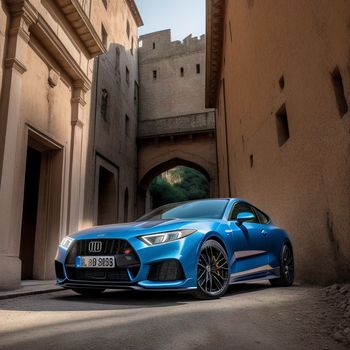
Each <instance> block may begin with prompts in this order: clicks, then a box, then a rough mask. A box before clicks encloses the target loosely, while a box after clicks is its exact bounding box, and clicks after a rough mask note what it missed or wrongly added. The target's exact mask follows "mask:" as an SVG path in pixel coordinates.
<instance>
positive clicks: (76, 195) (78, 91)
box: [68, 81, 89, 233]
mask: <svg viewBox="0 0 350 350" xmlns="http://www.w3.org/2000/svg"><path fill="white" fill-rule="evenodd" d="M88 89H89V87H88V86H86V84H85V83H84V82H82V81H76V82H75V83H74V84H73V92H72V100H71V103H72V137H71V152H70V176H69V183H70V185H69V203H68V210H69V211H68V215H69V217H68V233H73V232H75V231H77V230H78V229H79V227H80V225H81V224H82V223H83V209H84V184H85V166H86V164H85V162H86V159H84V154H85V152H84V150H83V147H84V140H83V137H84V134H83V132H84V107H85V105H86V102H85V100H84V96H85V93H86V92H87V90H88Z"/></svg>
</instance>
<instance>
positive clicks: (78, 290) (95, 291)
mask: <svg viewBox="0 0 350 350" xmlns="http://www.w3.org/2000/svg"><path fill="white" fill-rule="evenodd" d="M72 291H74V292H75V293H78V294H81V295H85V296H87V297H96V296H98V295H100V294H101V293H103V292H104V291H105V289H101V288H93V289H92V288H91V289H89V288H72Z"/></svg>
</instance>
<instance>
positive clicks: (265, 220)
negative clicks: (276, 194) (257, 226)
mask: <svg viewBox="0 0 350 350" xmlns="http://www.w3.org/2000/svg"><path fill="white" fill-rule="evenodd" d="M254 210H255V212H256V215H257V216H258V218H259V221H260V223H261V224H267V223H269V222H270V218H269V217H268V216H267V215H266V214H264V213H263V212H262V211H260V210H259V209H257V208H255V207H254Z"/></svg>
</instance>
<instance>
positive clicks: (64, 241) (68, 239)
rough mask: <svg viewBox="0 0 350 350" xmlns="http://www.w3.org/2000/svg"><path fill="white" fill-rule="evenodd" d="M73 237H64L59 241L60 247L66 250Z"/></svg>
mask: <svg viewBox="0 0 350 350" xmlns="http://www.w3.org/2000/svg"><path fill="white" fill-rule="evenodd" d="M73 241H74V239H73V238H72V237H68V236H67V237H64V238H63V239H62V242H61V243H60V247H61V248H63V249H66V250H68V248H69V247H70V246H71V245H72V243H73Z"/></svg>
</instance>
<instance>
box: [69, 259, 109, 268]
mask: <svg viewBox="0 0 350 350" xmlns="http://www.w3.org/2000/svg"><path fill="white" fill-rule="evenodd" d="M75 267H77V268H84V267H90V268H91V267H92V268H104V269H108V268H109V269H113V268H114V267H115V258H114V256H77V257H76V258H75Z"/></svg>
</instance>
